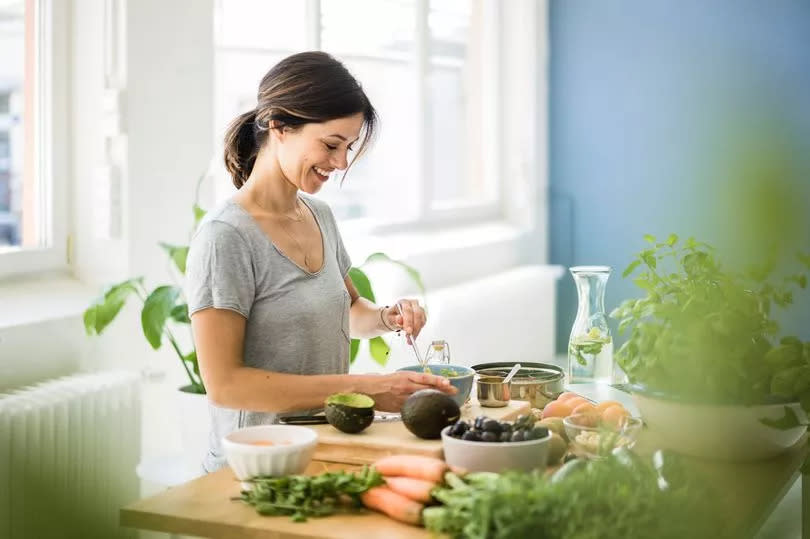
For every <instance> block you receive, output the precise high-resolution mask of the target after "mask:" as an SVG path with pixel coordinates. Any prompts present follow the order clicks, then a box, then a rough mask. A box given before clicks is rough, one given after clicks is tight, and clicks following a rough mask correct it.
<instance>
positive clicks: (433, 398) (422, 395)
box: [401, 389, 461, 440]
mask: <svg viewBox="0 0 810 539" xmlns="http://www.w3.org/2000/svg"><path fill="white" fill-rule="evenodd" d="M401 412H402V422H403V423H404V424H405V427H406V428H407V429H408V430H409V431H411V432H412V433H413V434H415V435H416V436H418V437H419V438H424V439H426V440H435V439H436V438H439V437H441V433H442V429H443V428H444V427H446V426H447V425H452V424H453V423H455V422H456V421H458V420H459V418H461V410H460V409H459V407H458V404H456V401H454V400H453V399H452V398H450V397H449V396H448V395H447V394H445V393H442V392H441V391H439V390H438V389H420V390H419V391H417V392H415V393H413V394H412V395H411V396H410V397H408V399H407V400H406V401H405V403H404V404H403V405H402V410H401Z"/></svg>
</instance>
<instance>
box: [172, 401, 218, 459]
mask: <svg viewBox="0 0 810 539" xmlns="http://www.w3.org/2000/svg"><path fill="white" fill-rule="evenodd" d="M175 398H176V404H177V406H176V411H177V423H178V425H179V427H180V435H181V439H182V441H183V460H184V463H185V465H186V467H187V468H188V471H190V472H195V473H197V472H201V471H202V462H203V458H204V457H205V455H206V453H207V452H208V436H209V433H210V432H211V418H210V415H209V412H208V397H207V396H206V395H201V394H199V393H189V392H186V391H183V388H181V389H179V390H178V391H177V392H176V397H175Z"/></svg>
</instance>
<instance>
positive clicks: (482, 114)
mask: <svg viewBox="0 0 810 539" xmlns="http://www.w3.org/2000/svg"><path fill="white" fill-rule="evenodd" d="M500 9H501V7H500V3H499V2H496V1H494V0H310V1H308V2H289V1H285V0H273V1H268V0H218V2H217V5H216V16H215V20H216V21H217V23H216V30H215V31H216V38H215V43H216V51H217V70H216V72H217V75H216V81H217V82H216V84H217V90H216V107H217V110H216V112H215V114H216V125H217V128H218V129H217V134H218V136H220V135H221V133H223V132H224V130H225V127H226V126H227V124H228V122H229V121H230V120H231V119H232V118H233V117H235V116H236V115H237V114H239V113H241V112H244V111H246V110H248V109H250V108H252V107H253V106H254V105H255V103H256V101H255V94H256V89H257V86H258V83H259V81H260V79H261V77H262V76H263V75H264V73H265V72H266V71H267V70H268V69H269V68H270V67H271V66H272V65H273V64H274V63H275V62H277V61H278V60H280V59H281V58H283V57H285V56H287V55H289V54H292V53H295V52H299V51H302V50H308V49H321V50H324V51H327V52H329V53H330V54H332V55H334V56H336V57H337V58H339V59H340V60H341V61H343V62H344V63H345V64H346V66H347V67H348V68H349V70H350V71H351V72H352V73H353V74H354V75H355V76H356V77H357V78H358V80H359V81H360V82H361V83H362V84H363V86H364V88H365V89H366V92H367V93H368V95H369V98H370V99H371V101H372V103H373V104H374V106H375V107H376V108H377V110H378V112H379V115H380V119H381V125H380V131H379V136H378V137H377V140H376V142H375V145H374V146H373V147H372V149H371V151H370V152H369V153H368V154H366V155H365V156H363V157H362V158H361V159H359V160H358V161H357V162H356V163H355V164H354V165H353V166H352V169H351V172H350V173H349V175H348V177H347V180H346V182H345V183H344V184H343V185H342V186H341V185H340V182H339V181H330V182H329V183H327V184H326V186H325V187H324V189H323V190H322V192H321V196H322V197H323V198H324V199H325V200H327V201H328V202H329V203H330V205H331V207H332V209H333V211H334V212H335V214H336V216H337V217H338V219H340V220H342V221H344V222H345V221H346V220H357V221H358V222H362V223H364V224H366V225H368V227H369V228H370V229H376V230H381V229H395V228H397V226H398V225H401V224H405V223H409V224H413V223H415V222H420V223H430V224H443V223H455V222H461V221H472V220H480V219H485V218H497V217H499V216H501V214H502V209H501V208H502V192H501V191H502V189H501V187H500V181H499V171H498V168H497V165H496V164H497V163H498V162H499V159H500V155H499V145H498V143H497V138H495V137H497V135H496V133H497V132H498V131H499V129H500V125H499V121H500V119H499V118H500V117H501V115H500V114H499V113H498V112H497V111H498V110H499V106H500V100H499V95H498V83H499V73H498V68H499V62H498V61H497V58H498V55H499V50H498V43H499V32H498V20H499V17H498V12H499V11H500Z"/></svg>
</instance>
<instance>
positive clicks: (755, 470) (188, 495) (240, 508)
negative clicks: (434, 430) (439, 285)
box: [121, 427, 810, 539]
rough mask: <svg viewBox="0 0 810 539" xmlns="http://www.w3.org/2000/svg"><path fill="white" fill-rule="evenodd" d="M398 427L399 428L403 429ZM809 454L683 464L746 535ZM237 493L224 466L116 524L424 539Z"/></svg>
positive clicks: (808, 538) (419, 533) (734, 528)
mask: <svg viewBox="0 0 810 539" xmlns="http://www.w3.org/2000/svg"><path fill="white" fill-rule="evenodd" d="M403 428H404V427H403ZM657 445H658V444H657V443H656V441H655V439H654V438H653V437H652V436H651V434H650V433H649V432H647V431H644V432H642V434H641V435H640V437H639V440H638V444H637V445H636V450H637V451H638V452H639V453H641V454H651V453H652V452H653V451H654V450H655V448H656V447H657ZM806 453H807V446H806V443H805V440H802V441H801V442H800V443H799V444H797V445H796V446H795V447H794V448H792V449H791V450H789V451H788V452H786V453H784V454H783V455H781V456H779V457H777V458H775V459H770V460H766V461H759V462H754V463H748V464H733V463H723V462H716V461H708V460H700V459H696V458H686V457H684V463H685V464H686V465H687V466H688V467H690V468H691V469H693V470H694V471H696V472H697V473H698V474H699V476H700V477H702V478H703V479H704V481H705V484H706V485H707V486H710V487H711V488H713V489H714V491H715V492H716V493H717V496H716V497H715V499H714V501H715V503H716V504H717V507H716V509H715V511H716V513H717V518H718V519H722V522H724V523H725V530H726V532H727V536H728V537H734V538H735V539H736V538H742V537H752V536H753V535H754V534H755V533H756V531H757V530H758V529H759V528H760V527H761V526H762V524H763V523H764V522H765V520H766V519H767V518H768V516H769V515H770V514H771V513H772V512H773V510H774V508H775V507H776V505H778V503H779V502H780V501H781V499H782V498H783V497H784V495H785V493H786V492H787V491H788V490H789V489H790V487H791V486H792V485H793V483H794V481H795V480H796V479H797V478H798V477H799V476H800V473H799V468H800V466H801V463H802V462H803V460H804V456H805V454H806ZM357 468H358V466H355V465H353V464H350V463H346V462H337V463H336V462H327V461H326V460H313V461H312V463H311V464H310V466H309V467H308V468H307V473H310V474H317V473H321V472H324V471H327V470H337V469H345V470H352V469H357ZM807 483H808V482H807V481H804V484H803V485H802V487H803V496H802V497H803V510H804V511H803V512H804V517H803V525H804V529H803V534H802V537H803V539H810V533H808V520H809V519H808V513H807V511H806V510H807V504H808V502H809V501H810V492H808V491H807V490H808V488H807ZM238 495H239V482H238V481H236V479H235V478H234V476H233V473H232V472H231V470H230V469H228V468H226V469H224V470H221V471H219V472H216V473H213V474H209V475H207V476H205V477H201V478H199V479H196V480H194V481H191V482H189V483H186V484H183V485H180V486H178V487H174V488H170V489H168V490H166V491H165V492H162V493H160V494H158V495H156V496H152V497H150V498H146V499H144V500H140V501H138V502H135V503H133V504H131V505H129V506H127V507H125V508H123V509H122V510H121V524H122V525H123V526H127V527H132V528H141V529H149V530H156V531H162V532H168V533H177V534H184V535H194V536H201V537H213V538H228V539H254V538H255V539H258V538H273V539H281V538H285V539H286V538H290V539H292V538H304V537H323V538H349V537H351V538H352V539H355V538H356V537H358V536H359V537H363V539H374V538H380V539H383V538H384V539H397V538H402V539H409V538H429V537H431V534H429V533H428V532H426V531H425V530H423V529H421V528H416V527H412V526H407V525H404V524H400V523H398V522H395V521H393V520H391V519H389V518H387V517H385V516H383V515H380V514H377V513H373V512H367V513H364V514H357V515H335V516H331V517H327V518H322V519H310V520H309V521H308V522H306V523H294V522H292V521H290V519H289V518H288V517H262V516H260V515H258V514H257V513H256V511H255V510H254V509H253V508H252V507H249V506H247V505H245V504H243V503H241V502H239V501H232V500H231V498H232V497H234V496H238Z"/></svg>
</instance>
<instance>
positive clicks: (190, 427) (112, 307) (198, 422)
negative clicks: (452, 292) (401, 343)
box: [84, 178, 425, 458]
mask: <svg viewBox="0 0 810 539" xmlns="http://www.w3.org/2000/svg"><path fill="white" fill-rule="evenodd" d="M201 182H202V178H201V179H200V182H198V184H197V195H196V196H195V202H194V204H193V206H192V211H193V215H194V230H196V228H197V225H198V224H199V223H200V221H201V220H202V218H203V217H204V216H205V213H206V212H205V210H203V209H202V208H201V207H200V206H199V204H198V200H199V186H200V183H201ZM160 246H161V247H162V248H163V250H164V251H165V252H166V254H167V255H168V256H169V258H170V259H171V265H172V267H173V270H172V273H173V275H174V277H175V278H174V282H173V283H171V284H161V285H158V286H156V287H154V288H152V289H151V290H150V289H148V288H147V287H146V285H145V284H144V278H143V277H135V278H131V279H126V280H124V281H121V282H119V283H115V284H112V285H110V286H107V287H106V288H105V289H104V291H103V293H102V294H101V295H100V297H99V298H98V299H96V301H94V302H93V304H92V305H90V306H89V307H88V308H87V309H86V310H85V312H84V327H85V331H86V332H87V334H88V335H101V334H102V333H103V332H104V330H105V328H107V326H108V325H109V324H110V323H112V321H113V320H115V318H116V316H118V313H120V312H121V309H122V308H123V307H124V305H125V304H126V301H127V300H128V299H130V298H131V297H136V298H137V299H138V300H139V301H140V302H141V304H142V308H141V328H142V330H143V334H144V337H145V338H146V340H147V341H148V342H149V345H150V346H151V347H152V348H154V349H155V350H157V349H159V348H160V347H161V346H162V345H163V343H164V342H168V343H169V344H170V345H171V347H172V349H173V350H174V352H175V353H176V355H177V358H178V360H179V361H180V364H181V365H182V367H183V369H184V370H185V372H186V376H187V377H188V384H186V385H184V386H182V387H180V388H179V394H178V396H179V399H180V404H179V411H180V414H181V415H182V417H183V419H182V421H181V422H180V424H181V430H182V436H183V445H184V448H185V451H186V453H187V454H191V455H194V457H195V458H196V454H197V453H199V451H200V447H207V436H208V431H209V425H208V411H207V409H206V401H205V398H204V396H205V385H204V383H203V380H202V377H201V376H200V368H199V364H198V363H197V352H196V350H195V349H194V345H193V340H192V339H190V338H189V339H188V342H189V343H191V344H190V345H188V346H187V347H186V348H185V349H184V347H183V345H182V344H181V340H180V339H178V337H177V335H178V332H179V331H190V325H191V320H190V319H189V316H188V305H187V304H186V300H185V298H184V296H183V289H182V286H181V284H180V281H181V280H182V278H183V275H184V274H185V272H186V258H187V256H188V249H189V248H188V245H171V244H167V243H163V242H160ZM379 262H383V263H388V264H391V265H393V266H397V267H399V268H401V269H403V270H404V271H405V272H406V273H407V274H408V275H409V277H410V278H411V279H412V280H413V281H414V282H415V283H416V285H417V287H418V288H419V290H420V292H421V293H422V294H423V295H424V293H425V288H424V284H423V282H422V278H421V276H420V275H419V272H417V271H416V270H415V269H414V268H412V267H411V266H409V265H407V264H405V263H403V262H401V261H398V260H394V259H392V258H390V257H389V256H388V255H386V254H384V253H374V254H372V255H370V256H369V257H368V258H367V259H366V260H365V262H364V263H363V264H362V265H361V267H352V268H350V269H349V276H350V277H351V279H352V282H353V283H354V285H355V287H356V288H357V291H358V293H359V294H360V295H361V296H362V297H364V298H367V299H369V300H371V301H375V296H374V290H373V287H372V284H371V281H370V279H369V277H368V276H367V275H366V273H365V271H363V269H361V268H362V267H363V266H365V265H366V264H370V263H379ZM360 344H361V342H360V340H358V339H352V340H351V348H350V360H351V361H352V362H354V360H355V358H356V357H357V354H358V352H359V349H360ZM369 352H370V354H371V356H372V357H373V358H374V360H375V361H376V362H377V363H379V364H380V365H385V364H386V362H387V361H388V353H389V346H388V344H387V343H386V342H385V340H384V339H383V338H382V337H374V338H372V339H369Z"/></svg>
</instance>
